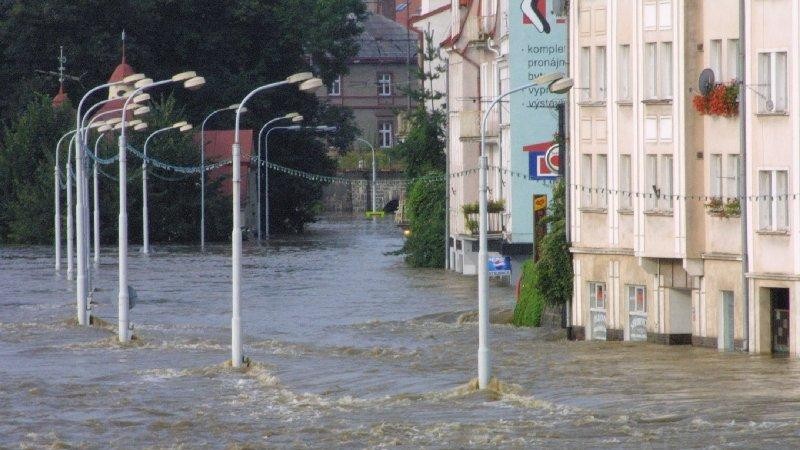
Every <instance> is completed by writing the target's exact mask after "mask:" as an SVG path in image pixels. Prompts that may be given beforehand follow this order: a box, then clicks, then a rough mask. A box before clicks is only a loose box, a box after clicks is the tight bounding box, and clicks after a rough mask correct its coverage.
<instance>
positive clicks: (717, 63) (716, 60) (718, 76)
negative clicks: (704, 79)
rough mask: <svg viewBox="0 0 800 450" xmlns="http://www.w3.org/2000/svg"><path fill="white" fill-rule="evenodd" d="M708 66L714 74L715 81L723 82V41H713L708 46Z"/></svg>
mask: <svg viewBox="0 0 800 450" xmlns="http://www.w3.org/2000/svg"><path fill="white" fill-rule="evenodd" d="M708 64H709V67H710V68H711V70H712V71H713V72H714V80H716V81H717V82H721V81H722V39H712V40H711V43H710V45H709V46H708Z"/></svg>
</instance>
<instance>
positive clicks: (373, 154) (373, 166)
mask: <svg viewBox="0 0 800 450" xmlns="http://www.w3.org/2000/svg"><path fill="white" fill-rule="evenodd" d="M356 140H357V141H359V142H363V143H365V144H367V145H368V146H369V149H370V150H372V218H373V219H374V218H375V179H376V178H377V177H376V166H375V147H374V146H373V145H372V144H371V143H370V142H369V141H368V140H366V139H362V138H356Z"/></svg>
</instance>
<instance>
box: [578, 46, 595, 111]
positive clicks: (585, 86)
mask: <svg viewBox="0 0 800 450" xmlns="http://www.w3.org/2000/svg"><path fill="white" fill-rule="evenodd" d="M580 71H581V72H580V83H581V85H580V87H579V89H580V90H581V97H580V98H581V101H584V102H588V101H590V100H591V99H592V48H591V47H581V49H580Z"/></svg>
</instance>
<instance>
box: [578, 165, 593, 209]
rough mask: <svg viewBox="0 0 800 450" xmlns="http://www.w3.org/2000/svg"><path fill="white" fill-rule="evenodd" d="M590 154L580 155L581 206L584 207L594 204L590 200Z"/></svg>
mask: <svg viewBox="0 0 800 450" xmlns="http://www.w3.org/2000/svg"><path fill="white" fill-rule="evenodd" d="M592 159H593V158H592V155H591V154H590V153H583V154H582V155H581V184H583V189H582V190H581V194H582V195H581V206H583V207H584V208H591V207H592V206H594V204H593V202H592Z"/></svg>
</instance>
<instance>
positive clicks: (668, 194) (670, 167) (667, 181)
mask: <svg viewBox="0 0 800 450" xmlns="http://www.w3.org/2000/svg"><path fill="white" fill-rule="evenodd" d="M660 159H661V160H660V161H659V166H660V167H659V170H660V172H661V173H660V175H659V181H660V182H659V183H658V184H657V185H656V186H658V188H659V189H660V192H661V198H660V199H659V202H658V203H659V205H658V207H659V209H660V210H662V211H672V194H673V193H674V190H675V189H674V184H673V176H674V173H675V164H674V163H675V159H674V158H673V157H672V155H671V154H666V155H661V158H660Z"/></svg>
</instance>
